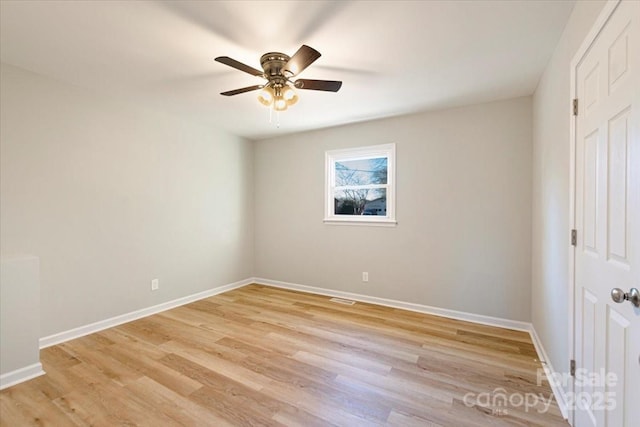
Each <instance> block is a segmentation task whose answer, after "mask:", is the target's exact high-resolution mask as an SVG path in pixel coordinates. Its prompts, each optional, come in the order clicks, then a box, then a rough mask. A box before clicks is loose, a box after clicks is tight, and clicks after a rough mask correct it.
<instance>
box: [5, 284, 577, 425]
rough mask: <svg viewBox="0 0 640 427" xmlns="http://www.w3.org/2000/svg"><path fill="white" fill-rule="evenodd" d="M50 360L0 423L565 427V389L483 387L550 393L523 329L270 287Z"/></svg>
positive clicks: (75, 344)
mask: <svg viewBox="0 0 640 427" xmlns="http://www.w3.org/2000/svg"><path fill="white" fill-rule="evenodd" d="M41 360H42V363H43V366H44V369H45V371H46V372H47V375H45V376H42V377H39V378H36V379H33V380H31V381H28V382H25V383H23V384H19V385H16V386H14V387H10V388H8V389H6V390H3V391H2V392H0V410H1V412H0V426H12V427H13V426H31V425H33V426H42V425H51V426H67V425H69V426H89V425H90V426H114V425H128V426H132V425H138V426H173V425H176V426H177V425H180V426H216V427H217V426H223V427H224V426H237V425H240V426H242V425H246V426H260V425H264V426H277V425H287V426H303V425H304V426H332V425H335V426H384V425H390V426H412V425H419V426H434V427H441V426H447V427H448V426H454V427H465V426H520V425H522V426H525V425H526V426H565V427H566V426H567V425H568V424H567V423H566V421H564V420H563V419H562V417H561V415H560V411H559V409H558V407H557V404H556V403H555V401H551V402H550V406H548V407H547V406H546V402H547V401H546V400H539V401H536V402H534V403H535V405H532V406H531V407H525V406H524V405H512V404H506V405H503V404H501V403H500V402H501V401H493V402H487V400H486V399H485V400H482V399H480V398H479V397H480V396H485V397H486V396H494V395H496V393H505V394H506V395H509V396H516V397H518V396H527V395H528V396H529V397H531V396H534V397H535V396H538V397H540V399H542V398H544V399H549V398H552V393H551V390H550V388H549V386H548V384H547V382H546V381H545V382H543V383H542V384H538V383H537V381H538V375H537V372H538V371H537V370H538V369H541V365H540V362H539V360H538V356H537V354H536V353H535V348H534V346H533V344H532V343H531V340H530V338H529V335H528V334H527V333H525V332H522V331H512V330H506V329H501V328H496V327H491V326H486V325H478V324H472V323H468V322H464V321H460V320H452V319H447V318H443V317H437V316H429V315H425V314H421V313H416V312H410V311H404V310H400V309H395V308H388V307H382V306H376V305H373V304H366V303H359V302H357V303H355V304H354V305H341V304H336V303H334V302H331V301H330V298H328V297H326V296H322V295H315V294H307V293H302V292H295V291H289V290H285V289H277V288H271V287H267V286H261V285H249V286H245V287H243V288H239V289H236V290H233V291H230V292H227V293H224V294H220V295H216V296H213V297H211V298H206V299H204V300H200V301H196V302H194V303H191V304H187V305H185V306H182V307H177V308H174V309H172V310H169V311H165V312H162V313H159V314H156V315H153V316H150V317H147V318H143V319H139V320H136V321H133V322H129V323H126V324H123V325H120V326H116V327H114V328H111V329H108V330H105V331H101V332H99V333H96V334H92V335H88V336H85V337H82V338H78V339H76V340H73V341H69V342H66V343H63V344H60V345H57V346H53V347H49V348H47V349H44V350H42V351H41ZM496 402H497V403H496ZM493 404H495V405H496V406H491V405H493Z"/></svg>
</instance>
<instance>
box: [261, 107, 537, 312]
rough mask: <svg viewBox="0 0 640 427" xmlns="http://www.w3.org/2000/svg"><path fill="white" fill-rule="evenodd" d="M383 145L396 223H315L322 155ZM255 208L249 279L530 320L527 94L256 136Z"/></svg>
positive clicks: (321, 186) (320, 215)
mask: <svg viewBox="0 0 640 427" xmlns="http://www.w3.org/2000/svg"><path fill="white" fill-rule="evenodd" d="M390 142H395V143H396V144H397V220H398V226H397V227H395V228H383V227H364V226H338V225H325V224H323V222H322V219H323V207H324V203H323V200H324V199H323V197H324V196H323V191H324V153H325V151H326V150H330V149H336V148H344V147H357V146H364V145H374V144H383V143H390ZM255 206H256V212H255V233H256V243H255V273H256V275H257V276H258V277H263V278H268V279H274V280H281V281H287V282H293V283H298V284H302V285H309V286H317V287H321V288H326V289H331V290H339V291H347V292H355V293H360V294H366V295H369V296H376V297H382V298H391V299H396V300H400V301H404V302H412V303H417V304H425V305H430V306H436V307H440V308H446V309H452V310H461V311H466V312H470V313H475V314H482V315H488V316H497V317H502V318H507V319H513V320H522V321H529V320H530V300H529V296H530V271H531V270H530V259H531V98H529V97H526V98H518V99H513V100H508V101H501V102H494V103H490V104H483V105H477V106H472V107H466V108H459V109H454V110H447V111H440V112H433V113H424V114H418V115H411V116H404V117H398V118H391V119H384V120H378V121H374V122H368V123H361V124H354V125H348V126H343V127H337V128H331V129H326V130H320V131H314V132H308V133H302V134H296V135H292V136H285V137H281V138H275V139H270V140H265V141H259V142H257V143H256V144H255ZM363 271H368V272H369V282H368V283H363V282H361V273H362V272H363Z"/></svg>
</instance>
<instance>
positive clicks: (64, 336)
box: [40, 278, 253, 349]
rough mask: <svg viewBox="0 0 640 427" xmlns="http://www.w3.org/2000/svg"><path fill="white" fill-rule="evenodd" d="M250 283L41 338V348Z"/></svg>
mask: <svg viewBox="0 0 640 427" xmlns="http://www.w3.org/2000/svg"><path fill="white" fill-rule="evenodd" d="M250 283H253V279H251V278H250V279H244V280H240V281H238V282H235V283H231V284H228V285H224V286H219V287H217V288H213V289H209V290H207V291H203V292H199V293H197V294H192V295H188V296H186V297H182V298H178V299H174V300H173V301H167V302H164V303H162V304H158V305H154V306H152V307H147V308H143V309H141V310H136V311H132V312H130V313H125V314H121V315H120V316H115V317H112V318H110V319H105V320H100V321H98V322H95V323H91V324H88V325H84V326H80V327H78V328H74V329H70V330H68V331H64V332H59V333H57V334H53V335H49V336H46V337H43V338H40V348H41V349H42V348H47V347H51V346H52V345H56V344H60V343H63V342H65V341H69V340H72V339H76V338H80V337H83V336H85V335H89V334H93V333H95V332H99V331H102V330H105V329H108V328H112V327H114V326H118V325H121V324H123V323H127V322H131V321H132V320H136V319H140V318H142V317H147V316H150V315H152V314H156V313H160V312H161V311H166V310H170V309H172V308H176V307H179V306H181V305H185V304H189V303H190V302H194V301H197V300H200V299H203V298H208V297H211V296H213V295H218V294H221V293H223V292H227V291H230V290H232V289H237V288H241V287H243V286H246V285H248V284H250Z"/></svg>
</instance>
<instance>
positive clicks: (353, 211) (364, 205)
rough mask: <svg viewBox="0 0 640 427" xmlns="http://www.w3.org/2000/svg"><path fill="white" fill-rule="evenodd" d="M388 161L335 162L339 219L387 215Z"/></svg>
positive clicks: (380, 159) (335, 194) (374, 159)
mask: <svg viewBox="0 0 640 427" xmlns="http://www.w3.org/2000/svg"><path fill="white" fill-rule="evenodd" d="M387 177H388V159H387V157H376V158H369V159H359V160H345V161H336V162H335V192H334V209H335V210H334V212H335V214H336V215H383V216H386V215H387V206H386V205H387V203H386V199H387V194H386V184H387Z"/></svg>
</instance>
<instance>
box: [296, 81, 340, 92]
mask: <svg viewBox="0 0 640 427" xmlns="http://www.w3.org/2000/svg"><path fill="white" fill-rule="evenodd" d="M294 86H295V87H296V88H298V89H310V90H324V91H326V92H337V91H339V90H340V88H341V87H342V82H340V81H336V80H311V79H299V80H296V82H295V83H294Z"/></svg>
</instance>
